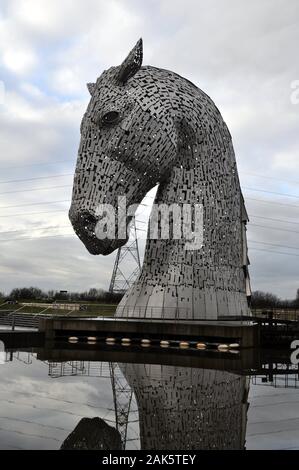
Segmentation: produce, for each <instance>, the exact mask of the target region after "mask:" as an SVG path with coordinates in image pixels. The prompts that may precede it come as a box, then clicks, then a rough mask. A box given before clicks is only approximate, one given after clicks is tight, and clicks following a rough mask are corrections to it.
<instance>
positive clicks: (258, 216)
mask: <svg viewBox="0 0 299 470" xmlns="http://www.w3.org/2000/svg"><path fill="white" fill-rule="evenodd" d="M249 217H253V218H257V219H264V220H273V221H275V222H284V223H287V224H294V225H299V222H293V221H289V220H287V219H274V218H272V217H263V216H261V215H252V214H249Z"/></svg>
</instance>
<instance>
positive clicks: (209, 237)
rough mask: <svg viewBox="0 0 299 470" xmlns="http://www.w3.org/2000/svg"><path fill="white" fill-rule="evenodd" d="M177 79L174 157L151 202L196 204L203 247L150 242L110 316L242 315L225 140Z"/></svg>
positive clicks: (235, 185)
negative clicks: (135, 276) (200, 212)
mask: <svg viewBox="0 0 299 470" xmlns="http://www.w3.org/2000/svg"><path fill="white" fill-rule="evenodd" d="M162 72H164V71H162ZM168 73H169V72H168ZM158 75H159V74H158ZM175 77H178V76H175ZM178 79H179V80H180V87H179V91H177V92H176V94H174V98H173V102H172V110H171V112H172V113H174V114H175V118H176V119H177V141H176V146H177V157H176V161H175V162H174V164H173V167H172V168H171V170H170V171H169V174H168V177H167V178H166V179H165V180H163V181H162V182H161V183H160V185H159V188H158V192H157V195H156V199H155V204H161V203H163V204H166V205H171V204H181V205H182V204H190V205H195V204H202V206H203V246H202V247H201V248H199V249H195V250H186V239H184V237H183V238H182V239H178V240H161V239H160V240H153V239H150V237H149V238H148V240H147V245H146V251H145V257H144V263H143V268H142V272H141V274H140V276H139V278H138V279H137V281H136V282H135V284H134V286H133V287H132V288H131V289H130V290H129V291H128V292H127V293H126V294H125V296H124V298H123V300H122V301H121V303H120V305H119V306H118V309H117V315H118V316H127V315H129V316H140V317H143V316H145V317H161V316H162V317H164V318H174V317H176V318H180V319H181V318H187V319H188V318H189V319H196V318H197V319H200V318H214V319H215V318H219V317H221V316H228V315H233V316H240V315H242V314H246V313H248V306H247V299H246V282H247V280H246V279H248V278H247V274H246V273H247V268H246V266H247V248H246V233H245V230H246V229H245V224H246V222H247V216H246V211H245V209H244V204H243V198H242V195H241V190H240V184H239V179H238V174H237V169H236V162H235V156H234V150H233V146H232V142H231V137H230V134H229V131H228V129H227V126H226V125H225V123H224V121H223V119H222V117H221V115H220V113H219V111H218V109H217V108H216V107H215V105H214V104H213V102H212V101H211V99H210V98H209V97H208V96H207V95H205V94H204V93H203V92H202V91H200V90H198V89H195V88H194V86H193V85H192V84H190V83H189V82H187V81H185V80H184V79H182V78H181V77H179V78H178ZM174 82H175V81H174ZM191 97H192V101H191Z"/></svg>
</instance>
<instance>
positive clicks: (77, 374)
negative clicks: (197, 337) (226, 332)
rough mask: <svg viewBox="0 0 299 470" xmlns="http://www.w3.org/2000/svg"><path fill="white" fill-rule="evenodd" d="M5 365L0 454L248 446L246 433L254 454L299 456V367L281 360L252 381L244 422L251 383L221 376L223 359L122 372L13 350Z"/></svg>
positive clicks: (0, 381) (0, 380)
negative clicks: (293, 451)
mask: <svg viewBox="0 0 299 470" xmlns="http://www.w3.org/2000/svg"><path fill="white" fill-rule="evenodd" d="M40 354H41V353H40ZM43 355H44V356H45V354H44V353H43ZM78 357H79V358H80V355H78ZM136 357H137V356H136ZM180 357H181V356H180ZM138 358H140V356H138ZM6 360H7V361H8V362H5V364H3V365H1V367H0V401H1V404H2V406H0V448H1V449H59V448H63V449H66V448H77V449H78V448H80V449H101V448H102V449H107V450H113V449H118V448H120V447H121V448H124V447H125V448H126V449H134V448H140V447H141V448H143V449H170V450H176V449H182V448H185V449H242V448H244V446H245V432H246V428H247V433H246V447H247V448H248V449H265V448H266V449H287V448H288V449H298V442H299V427H298V423H299V414H298V406H297V405H298V390H296V387H297V386H298V380H297V376H298V367H295V366H287V365H286V364H283V363H281V367H280V366H279V364H278V366H279V367H278V366H277V365H276V367H275V368H273V367H271V368H269V367H267V368H266V369H264V370H265V373H264V374H261V375H259V376H258V377H255V376H253V377H252V384H251V386H250V398H249V401H250V408H249V410H248V424H247V407H248V405H247V395H248V391H249V381H248V379H246V378H245V376H244V375H242V374H243V373H244V372H243V371H242V370H238V372H234V373H232V372H228V371H223V370H222V371H220V370H217V369H218V366H219V368H220V367H221V364H222V360H219V361H218V360H215V361H213V362H214V366H215V369H212V367H213V365H212V364H211V362H209V365H207V364H205V363H204V361H203V360H201V368H200V369H199V368H196V367H183V366H182V363H180V365H176V366H175V365H173V366H169V365H162V364H159V365H149V364H147V365H143V364H140V365H139V364H134V363H130V364H129V363H120V364H119V366H118V364H117V363H116V362H113V363H112V362H110V363H108V362H101V361H86V360H81V359H80V360H78V361H77V360H75V361H66V362H53V361H49V360H45V359H43V360H38V359H37V358H36V356H35V354H32V353H27V352H26V353H25V352H13V353H12V352H9V353H8V354H7V358H6ZM178 360H179V356H178ZM184 362H185V361H184ZM205 365H206V367H209V368H205ZM246 372H248V373H249V374H250V373H251V375H252V374H253V373H254V372H253V371H252V372H250V371H249V370H248V369H247V368H246ZM286 372H287V373H286ZM274 385H275V387H276V388H275V387H274ZM285 387H287V388H285ZM246 424H247V426H246Z"/></svg>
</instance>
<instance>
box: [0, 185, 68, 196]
mask: <svg viewBox="0 0 299 470" xmlns="http://www.w3.org/2000/svg"><path fill="white" fill-rule="evenodd" d="M71 186H72V185H71V184H66V185H63V186H47V187H45V188H33V189H20V190H17V191H5V192H3V193H0V195H2V194H15V193H25V192H26V193H27V192H31V191H46V190H48V189H59V188H69V187H71Z"/></svg>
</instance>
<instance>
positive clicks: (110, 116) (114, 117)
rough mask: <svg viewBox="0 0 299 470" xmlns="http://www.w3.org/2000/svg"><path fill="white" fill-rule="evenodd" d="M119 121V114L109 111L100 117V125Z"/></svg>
mask: <svg viewBox="0 0 299 470" xmlns="http://www.w3.org/2000/svg"><path fill="white" fill-rule="evenodd" d="M118 120H119V113H118V112H117V111H109V112H108V113H106V114H104V116H102V119H101V121H102V123H103V124H107V125H109V124H115V123H116V122H117V121H118Z"/></svg>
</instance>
